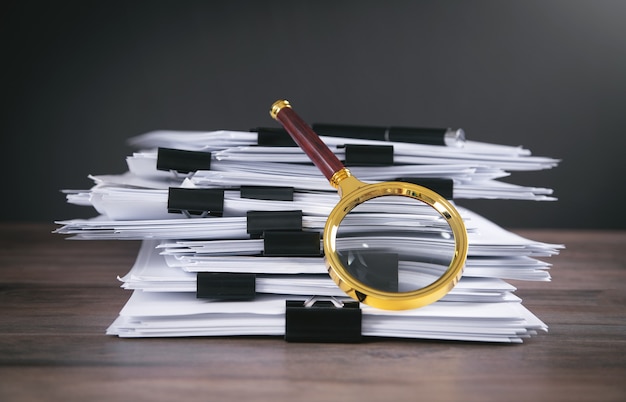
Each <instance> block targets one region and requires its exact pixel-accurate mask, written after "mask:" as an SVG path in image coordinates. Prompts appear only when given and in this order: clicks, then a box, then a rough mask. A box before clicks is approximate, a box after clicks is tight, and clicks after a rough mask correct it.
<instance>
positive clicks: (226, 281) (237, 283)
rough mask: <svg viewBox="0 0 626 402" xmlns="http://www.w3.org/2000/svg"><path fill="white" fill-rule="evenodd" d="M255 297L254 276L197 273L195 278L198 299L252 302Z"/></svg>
mask: <svg viewBox="0 0 626 402" xmlns="http://www.w3.org/2000/svg"><path fill="white" fill-rule="evenodd" d="M255 295H256V275H255V274H248V273H222V272H198V274H197V276H196V298H198V299H214V300H252V299H254V297H255Z"/></svg>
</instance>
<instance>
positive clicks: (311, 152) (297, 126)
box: [270, 100, 345, 182]
mask: <svg viewBox="0 0 626 402" xmlns="http://www.w3.org/2000/svg"><path fill="white" fill-rule="evenodd" d="M270 115H271V116H272V117H273V118H274V119H276V120H278V121H279V122H280V123H281V124H282V125H283V127H285V130H287V132H288V133H289V135H291V138H293V140H294V141H295V142H296V144H298V146H299V147H300V148H302V150H303V151H304V152H305V153H306V154H307V155H308V157H309V158H310V159H311V161H312V162H313V163H314V164H315V166H317V168H318V169H319V170H320V171H321V172H322V173H323V174H324V176H326V178H327V179H328V180H329V181H331V182H332V180H331V179H332V177H333V175H334V174H335V173H337V172H339V171H340V170H342V169H345V168H344V166H343V163H341V161H340V160H339V159H338V158H337V156H335V154H334V153H333V151H331V150H330V148H328V146H327V145H326V144H324V142H323V141H322V140H321V139H320V137H319V136H318V135H317V134H316V133H315V131H313V129H311V127H310V126H309V125H308V124H307V123H306V122H305V121H304V120H302V118H301V117H300V116H298V114H297V113H296V112H294V111H293V109H292V108H291V105H290V104H289V102H288V101H286V100H278V101H276V102H274V104H273V105H272V108H271V110H270Z"/></svg>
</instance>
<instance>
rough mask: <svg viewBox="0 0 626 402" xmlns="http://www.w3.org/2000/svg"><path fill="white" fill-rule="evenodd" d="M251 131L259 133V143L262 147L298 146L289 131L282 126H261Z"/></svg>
mask: <svg viewBox="0 0 626 402" xmlns="http://www.w3.org/2000/svg"><path fill="white" fill-rule="evenodd" d="M250 131H256V133H257V145H259V146H262V147H296V146H298V145H297V144H296V143H295V141H294V140H293V139H292V138H291V136H290V135H289V133H287V131H286V130H284V129H282V128H266V127H259V128H255V129H252V130H250Z"/></svg>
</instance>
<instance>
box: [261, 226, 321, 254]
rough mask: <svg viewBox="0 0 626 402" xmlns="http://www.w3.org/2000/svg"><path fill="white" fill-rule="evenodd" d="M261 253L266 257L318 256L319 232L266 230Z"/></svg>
mask: <svg viewBox="0 0 626 402" xmlns="http://www.w3.org/2000/svg"><path fill="white" fill-rule="evenodd" d="M263 255H265V256H267V257H320V256H321V255H322V252H321V244H320V234H319V232H305V231H300V232H295V231H266V232H264V233H263Z"/></svg>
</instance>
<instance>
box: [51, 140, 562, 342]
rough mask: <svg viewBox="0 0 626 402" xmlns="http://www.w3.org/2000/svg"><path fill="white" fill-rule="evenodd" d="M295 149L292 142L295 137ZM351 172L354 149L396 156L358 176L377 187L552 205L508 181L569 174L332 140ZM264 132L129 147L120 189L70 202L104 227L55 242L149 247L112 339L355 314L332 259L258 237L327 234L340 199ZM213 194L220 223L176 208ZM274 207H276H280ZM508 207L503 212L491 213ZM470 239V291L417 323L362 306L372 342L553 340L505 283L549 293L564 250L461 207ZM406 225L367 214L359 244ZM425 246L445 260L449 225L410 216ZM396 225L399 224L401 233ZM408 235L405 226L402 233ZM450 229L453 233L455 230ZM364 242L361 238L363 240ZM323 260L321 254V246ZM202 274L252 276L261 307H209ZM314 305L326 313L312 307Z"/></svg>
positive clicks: (68, 229) (404, 146)
mask: <svg viewBox="0 0 626 402" xmlns="http://www.w3.org/2000/svg"><path fill="white" fill-rule="evenodd" d="M285 135H286V134H285ZM322 139H323V141H324V142H325V143H326V144H327V145H328V146H329V147H330V148H331V149H332V150H333V152H334V153H335V154H336V155H337V156H338V157H339V158H340V159H342V160H344V159H346V154H345V153H346V148H345V146H346V145H347V144H358V145H368V146H369V145H373V146H376V145H385V146H392V147H393V164H389V165H387V166H375V167H370V166H354V167H350V170H351V171H352V172H353V173H354V175H355V176H356V177H358V178H359V179H361V180H363V181H366V182H378V181H389V180H398V179H405V178H408V179H409V180H433V179H435V180H447V181H449V182H450V183H452V187H453V194H454V196H453V198H454V199H455V201H460V202H462V199H476V198H482V199H518V200H532V201H546V200H550V201H552V200H554V199H555V198H554V197H552V191H551V190H550V189H546V188H535V187H524V186H517V185H513V184H508V183H504V182H502V181H499V179H501V178H503V177H505V176H508V175H510V174H511V173H512V172H515V171H530V170H542V169H549V168H552V167H555V166H556V165H557V164H558V160H555V159H552V158H545V157H536V156H532V155H531V154H530V152H529V151H528V150H526V149H523V148H521V147H509V146H502V145H497V144H485V143H479V142H472V141H466V142H465V144H464V145H463V146H462V147H454V146H438V145H422V144H412V143H400V142H393V143H390V142H387V141H374V140H362V139H357V138H344V137H322ZM257 141H258V137H257V133H255V132H234V131H215V132H208V133H199V132H175V131H158V132H152V133H147V134H144V135H141V136H139V137H135V138H132V139H131V140H130V143H131V144H132V145H134V146H136V147H137V148H138V149H139V150H138V151H137V152H136V153H134V154H133V155H131V156H129V157H128V158H127V164H128V171H127V172H126V173H124V174H121V175H99V176H90V177H91V178H92V179H93V180H94V182H95V185H94V186H93V187H92V188H91V189H89V190H78V191H66V193H67V199H68V202H70V203H73V204H77V205H83V206H91V207H93V208H94V209H95V210H96V211H97V212H98V216H96V217H94V218H93V219H83V220H79V219H75V220H68V221H59V222H57V223H59V224H60V225H62V226H61V227H60V228H59V229H58V230H57V232H58V233H61V234H66V235H71V238H74V239H84V240H87V239H118V240H121V239H141V240H143V243H142V247H141V249H140V252H139V255H138V257H137V261H136V262H135V264H134V266H133V267H132V269H131V270H130V272H128V274H127V275H125V276H123V277H121V278H119V280H120V281H121V282H122V287H123V288H125V289H129V290H132V291H133V293H132V296H131V298H130V299H129V301H128V303H127V304H126V306H125V307H124V308H123V309H122V311H121V312H120V316H119V317H118V319H117V320H116V321H115V322H114V323H113V324H112V325H111V326H110V327H109V329H108V331H107V333H109V334H112V335H118V336H121V337H152V336H224V335H229V336H230V335H232V336H236V335H269V336H275V335H285V319H286V317H285V315H286V313H285V305H286V301H287V300H297V301H302V302H307V301H310V300H311V299H312V298H315V297H326V298H328V297H330V298H331V300H332V301H333V302H334V303H343V302H347V301H348V300H349V299H348V298H347V297H345V295H344V294H343V292H342V291H341V290H340V289H339V288H338V287H337V286H336V285H335V283H334V282H333V281H332V280H331V279H330V277H329V276H328V274H327V270H326V267H325V264H324V259H323V256H322V254H319V255H313V256H307V257H300V256H268V255H267V254H268V253H267V252H266V251H267V250H265V249H264V247H266V246H265V243H264V238H263V235H262V234H261V235H258V234H253V233H251V232H250V228H249V216H248V213H249V211H276V212H278V213H282V212H283V211H299V213H300V214H301V229H302V230H304V231H307V232H317V233H319V234H320V235H321V234H322V232H323V227H324V223H325V221H326V217H327V215H328V214H329V212H330V210H331V209H332V208H333V207H334V205H335V204H336V202H337V201H338V199H339V197H338V196H337V194H336V192H335V190H334V189H333V188H332V187H331V186H330V185H329V183H328V182H327V181H326V179H324V177H323V176H322V175H321V174H320V173H319V171H318V170H317V169H316V168H315V167H314V166H313V165H312V164H310V163H309V159H308V158H307V157H306V155H305V154H304V153H303V152H302V151H301V150H300V149H299V148H297V147H295V146H280V147H276V146H273V147H272V146H269V147H268V146H261V145H257ZM157 148H172V149H176V150H185V151H190V152H196V153H197V152H205V153H208V152H210V155H211V156H210V168H209V169H200V170H194V171H191V172H180V171H179V172H177V171H173V170H172V171H164V170H160V169H159V168H157V166H158V158H159V152H157ZM246 186H255V187H261V188H264V187H268V188H276V187H281V188H290V189H292V197H291V198H289V199H259V198H254V197H249V196H247V195H245V194H244V188H245V187H246ZM172 188H177V189H190V190H199V189H214V190H217V191H218V192H217V193H216V194H218V197H221V201H223V202H222V204H221V205H220V209H219V211H217V212H216V211H215V210H212V211H205V213H204V214H203V215H201V216H203V217H197V215H194V214H190V213H189V211H183V213H181V211H180V210H177V209H176V208H172V207H171V205H170V201H171V200H170V197H171V189H172ZM269 198H272V197H269ZM485 202H497V201H485ZM457 208H458V209H459V212H460V213H461V216H462V217H463V219H464V221H465V224H466V227H467V229H468V236H469V250H468V259H467V263H466V267H465V270H464V274H463V278H462V279H461V281H460V282H459V283H458V285H457V286H456V287H455V288H454V289H453V290H452V291H451V292H450V293H449V294H448V295H446V296H445V297H444V298H442V299H441V300H440V301H438V302H436V303H433V304H431V305H429V306H427V307H423V308H420V309H415V310H410V311H386V310H379V309H376V308H372V307H369V306H366V305H361V310H362V327H361V332H362V334H363V335H364V336H377V337H401V338H424V339H446V340H468V341H485V342H521V341H522V339H523V338H526V337H529V336H531V335H533V334H536V333H537V331H539V330H544V331H545V330H547V326H546V325H545V324H544V323H542V322H541V321H540V320H539V319H538V318H537V317H535V316H534V315H533V314H532V313H531V312H530V311H528V310H527V309H526V308H525V307H524V306H523V305H522V303H521V300H520V299H519V298H518V297H517V296H515V295H514V291H515V288H514V287H513V286H512V285H510V284H509V283H507V282H506V280H507V279H516V280H533V281H547V280H549V279H550V275H549V272H548V270H549V267H550V264H548V263H547V262H545V261H543V260H542V259H540V258H543V257H549V256H551V255H554V254H557V253H558V252H559V250H560V249H561V248H562V247H563V246H562V245H558V244H546V243H542V242H537V241H532V240H529V239H526V238H523V237H520V236H518V235H515V234H513V233H511V232H509V231H506V230H504V229H503V228H501V227H499V226H498V225H496V224H494V223H493V222H490V221H489V220H487V219H486V218H484V217H481V216H479V215H477V214H476V213H474V212H472V211H470V210H468V209H465V208H462V207H461V206H458V205H457ZM407 213H408V212H407V211H406V208H404V207H403V206H402V205H400V206H398V207H397V210H390V211H388V213H386V214H383V215H380V214H374V213H371V214H366V216H367V220H366V221H359V222H356V223H355V224H354V225H353V227H354V228H355V229H354V230H355V236H357V235H358V230H361V228H362V227H363V226H364V225H365V226H366V227H367V229H370V230H373V231H377V230H383V228H388V227H389V225H394V224H393V223H392V222H401V221H402V220H403V219H404V217H405V216H406V214H407ZM410 214H411V218H412V219H413V220H412V222H418V226H419V227H420V229H421V230H424V231H425V232H424V233H426V235H424V236H423V238H420V239H419V242H420V247H419V249H420V250H427V251H425V252H432V253H434V254H436V253H437V252H439V249H440V248H442V247H447V246H450V244H449V242H450V241H449V240H448V241H446V240H445V236H444V237H442V236H436V235H435V236H432V235H429V233H430V234H440V233H443V231H444V230H445V228H444V227H443V226H442V225H444V224H445V222H444V223H442V222H441V221H438V220H436V219H432V218H431V217H430V216H429V215H427V214H425V213H424V214H422V213H421V211H420V210H419V208H417V209H415V208H412V209H411V211H410ZM398 225H399V224H398ZM398 225H396V226H394V230H396V231H397V232H398V236H397V238H395V239H394V243H396V245H400V246H401V247H404V249H405V250H406V253H408V254H410V253H411V252H414V250H415V249H417V248H416V247H415V244H414V242H413V243H407V244H406V245H405V246H403V244H404V242H405V240H406V239H405V238H404V237H403V235H402V233H403V231H406V230H413V229H412V228H409V227H399V226H398ZM400 226H401V225H400ZM446 226H447V225H446ZM355 238H356V237H355ZM320 247H321V244H320ZM401 263H402V264H405V265H407V266H408V268H409V270H410V271H411V272H413V273H415V275H420V276H421V277H424V278H429V277H432V278H437V277H438V276H439V275H440V273H439V272H438V271H437V269H436V267H434V266H432V265H431V264H428V263H426V262H415V261H403V262H401ZM204 273H238V274H254V281H255V291H256V294H255V295H254V297H253V298H252V299H250V300H236V301H227V300H223V299H218V298H213V299H202V298H198V297H197V296H198V293H197V292H198V288H199V281H200V279H199V278H200V275H202V274H204ZM313 300H315V299H313Z"/></svg>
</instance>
